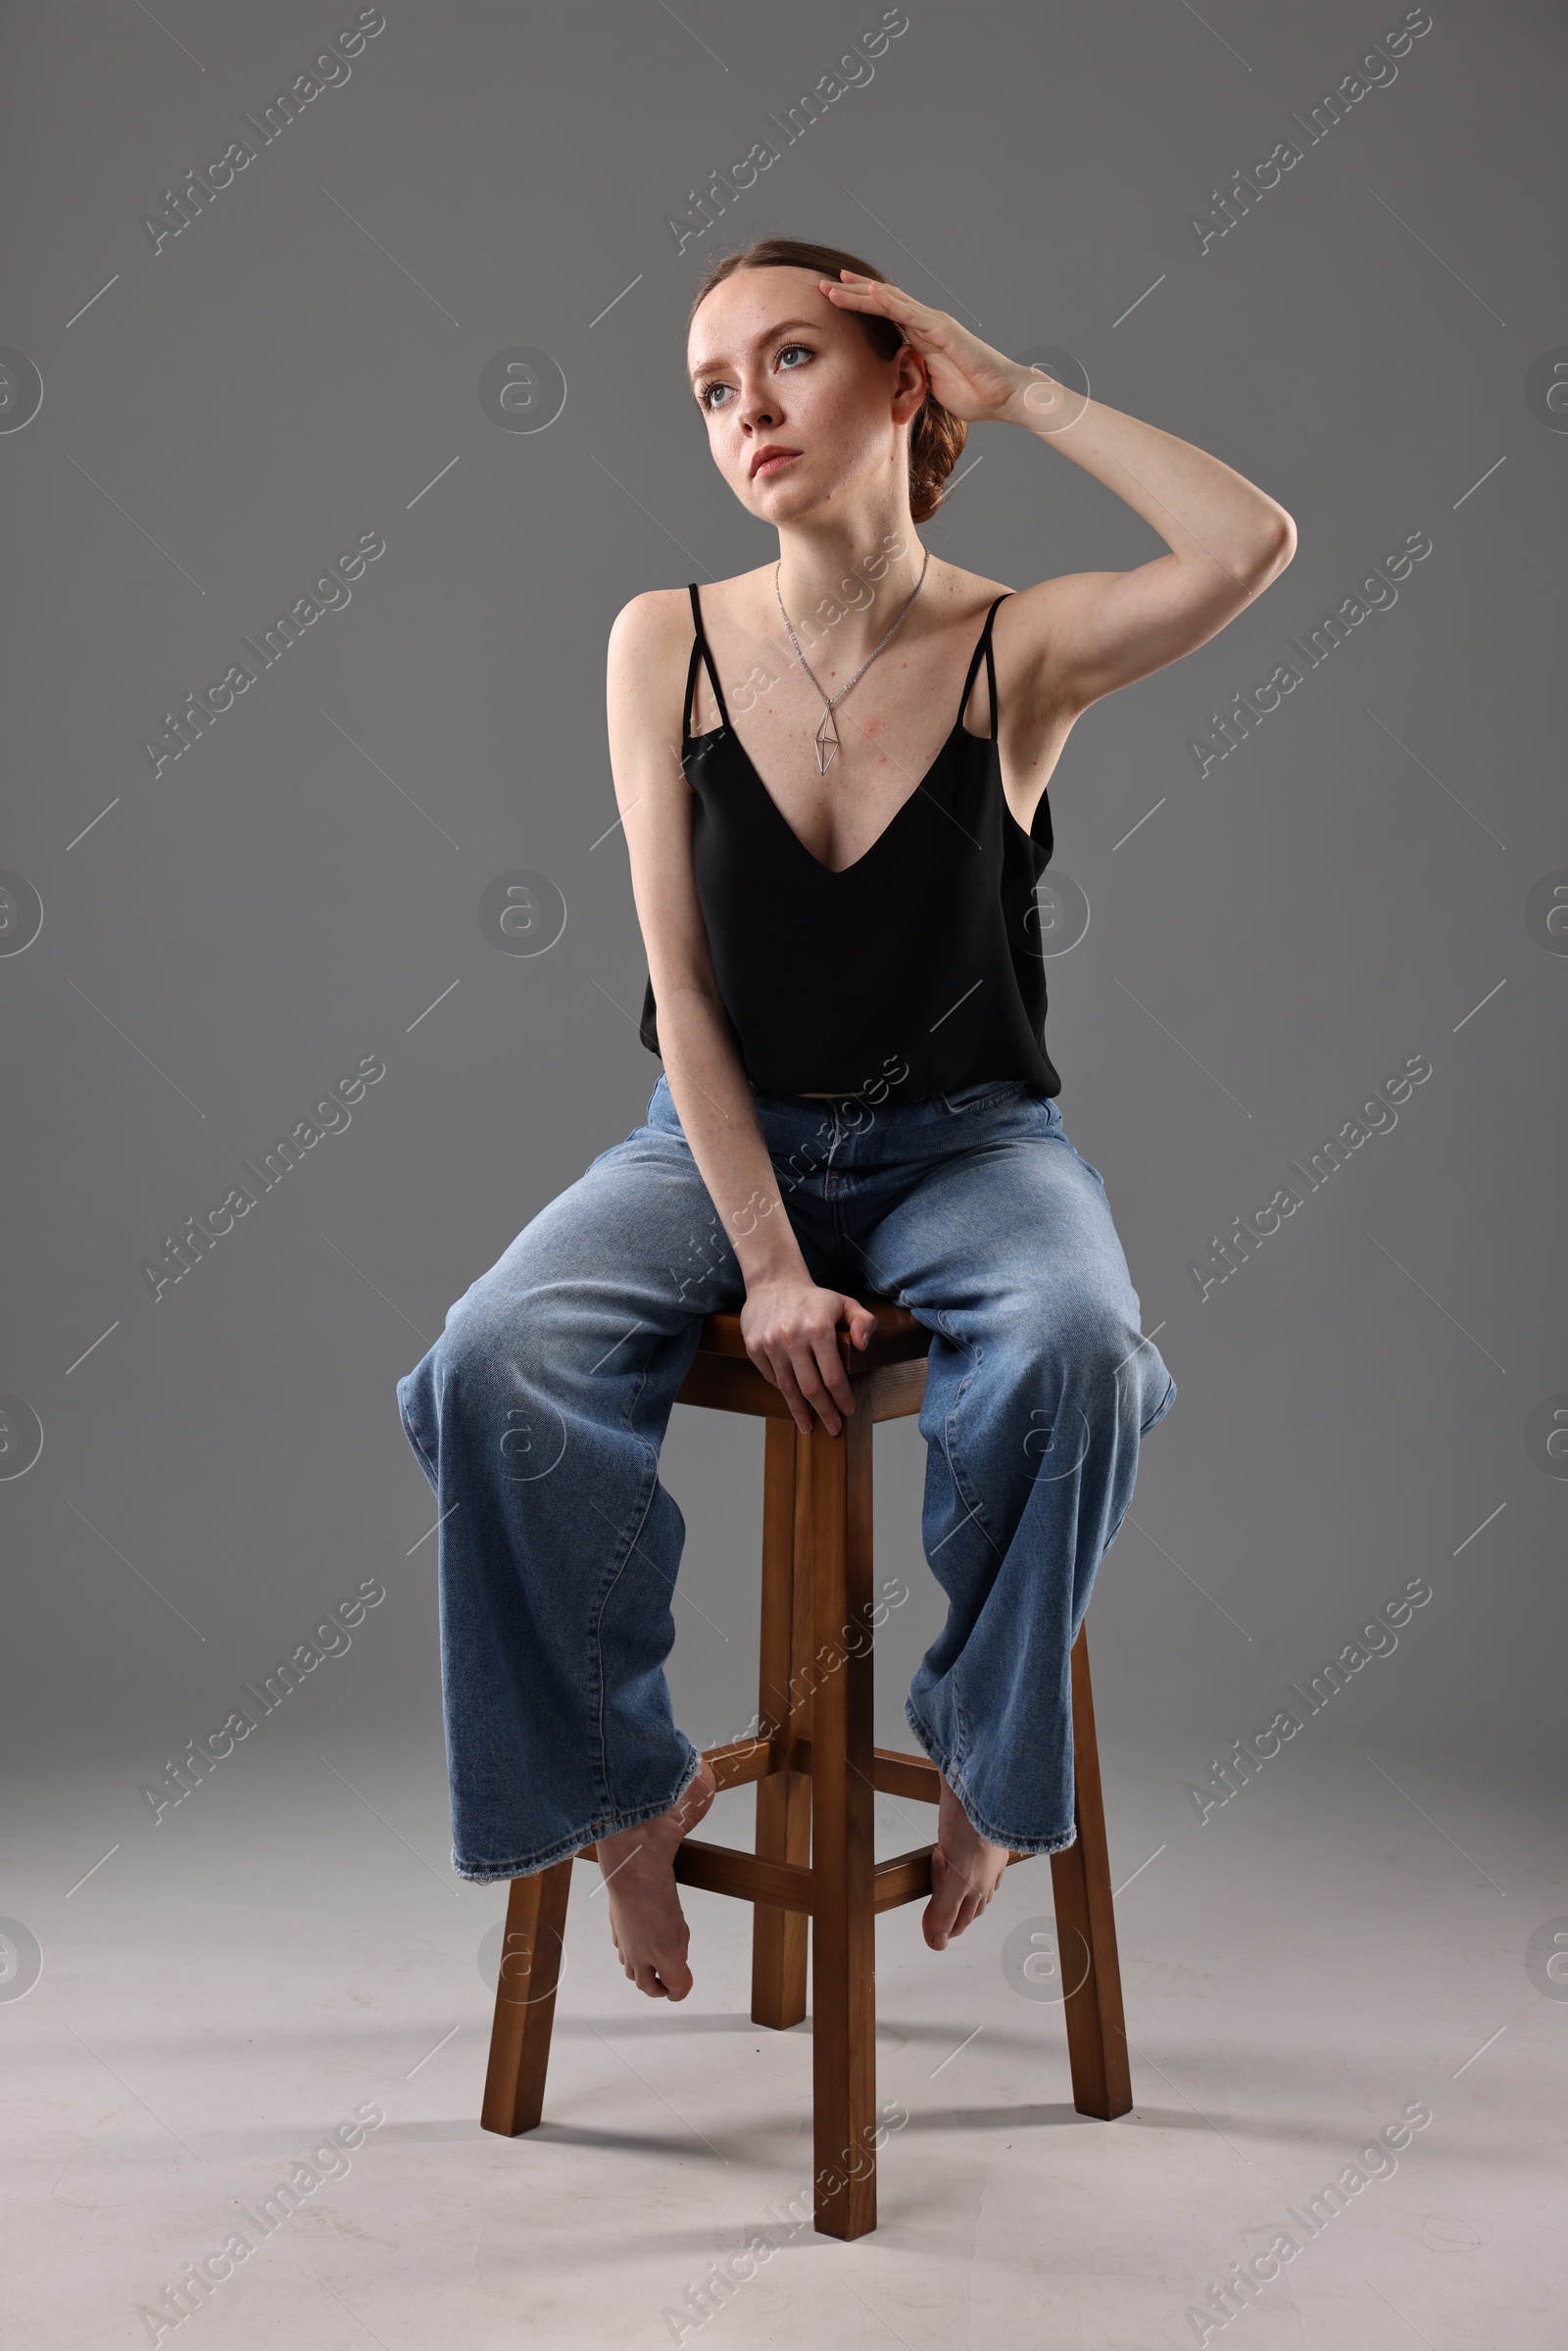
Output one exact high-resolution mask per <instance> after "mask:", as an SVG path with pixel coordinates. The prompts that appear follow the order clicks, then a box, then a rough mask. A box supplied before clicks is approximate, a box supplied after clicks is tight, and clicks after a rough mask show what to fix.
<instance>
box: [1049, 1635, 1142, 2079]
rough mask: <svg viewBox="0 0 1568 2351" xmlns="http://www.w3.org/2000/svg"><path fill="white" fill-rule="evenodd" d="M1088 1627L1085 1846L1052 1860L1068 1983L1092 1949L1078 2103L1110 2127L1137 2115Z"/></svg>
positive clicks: (1078, 1709) (1081, 1689) (1075, 2002)
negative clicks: (1131, 2112)
mask: <svg viewBox="0 0 1568 2351" xmlns="http://www.w3.org/2000/svg"><path fill="white" fill-rule="evenodd" d="M1084 1630H1085V1629H1084V1627H1083V1626H1082V1625H1080V1626H1079V1628H1078V1638H1077V1640H1076V1641H1074V1642H1073V1649H1072V1749H1073V1780H1074V1785H1075V1788H1076V1799H1075V1807H1074V1809H1075V1815H1076V1819H1077V1823H1078V1841H1077V1843H1076V1844H1072V1845H1069V1846H1068V1847H1067V1850H1066V1851H1065V1852H1064V1853H1053V1854H1052V1856H1051V1886H1052V1892H1053V1894H1054V1896H1055V1904H1056V1942H1057V1946H1058V1948H1059V1950H1060V1953H1061V1968H1062V1976H1063V1979H1064V1980H1065V1981H1066V1982H1068V1983H1071V1982H1072V1980H1073V1978H1074V1977H1075V1976H1076V1975H1077V1974H1078V1970H1079V1968H1080V1967H1081V1966H1082V1963H1083V1960H1082V1955H1083V1952H1084V1950H1085V1949H1086V1948H1087V1950H1088V1954H1089V1968H1088V1973H1087V1975H1085V1976H1084V1978H1083V1981H1082V1982H1081V1983H1080V1984H1077V1986H1076V1988H1075V1989H1074V1990H1073V1991H1071V1992H1070V1993H1069V1994H1068V1996H1067V2000H1066V2004H1065V2007H1066V2021H1067V2057H1068V2061H1069V2063H1070V2065H1071V2067H1072V2102H1073V2104H1074V2106H1076V2108H1077V2109H1078V2112H1079V2113H1080V2114H1092V2115H1098V2116H1099V2117H1100V2119H1101V2121H1102V2122H1105V2123H1108V2122H1110V2121H1112V2120H1113V2118H1114V2117H1115V2116H1116V2115H1119V2114H1126V2113H1128V2112H1129V2110H1130V2109H1131V2106H1132V2102H1133V2091H1132V2076H1131V2074H1130V2073H1129V2071H1128V2065H1127V2029H1126V2021H1125V2018H1124V2016H1123V2013H1122V2004H1121V1968H1120V1965H1119V1963H1118V1961H1117V1957H1116V1914H1115V1911H1114V1909H1113V1908H1112V1906H1111V1899H1110V1854H1109V1850H1108V1848H1107V1846H1106V1843H1105V1807H1104V1799H1103V1794H1102V1791H1101V1786H1100V1749H1099V1746H1098V1744H1097V1743H1096V1739H1095V1697H1094V1691H1093V1689H1092V1688H1091V1686H1090V1680H1089V1644H1088V1642H1087V1641H1086V1640H1085V1638H1084Z"/></svg>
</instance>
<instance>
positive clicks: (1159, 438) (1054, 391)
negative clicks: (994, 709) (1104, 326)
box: [819, 270, 1296, 734]
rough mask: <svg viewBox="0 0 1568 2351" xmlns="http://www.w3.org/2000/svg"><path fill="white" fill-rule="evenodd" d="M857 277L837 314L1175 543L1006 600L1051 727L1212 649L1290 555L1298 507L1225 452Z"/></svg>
mask: <svg viewBox="0 0 1568 2351" xmlns="http://www.w3.org/2000/svg"><path fill="white" fill-rule="evenodd" d="M844 275H845V280H846V282H845V283H843V284H840V285H835V284H834V283H833V281H832V280H831V279H829V278H823V279H821V280H820V281H819V282H820V283H821V286H822V289H823V291H824V292H825V293H826V294H827V295H828V296H829V298H830V300H831V301H832V302H833V303H834V304H835V306H836V307H837V308H840V309H844V310H858V311H877V312H880V313H881V314H882V315H883V316H884V317H887V318H894V319H896V320H897V321H898V323H899V324H900V325H901V326H902V327H903V329H904V332H905V334H906V335H907V338H908V340H909V342H910V343H911V344H912V345H913V346H914V349H915V350H916V351H917V352H918V353H919V355H920V357H921V358H922V359H923V360H924V362H925V365H926V370H927V375H928V379H929V383H930V388H931V392H932V394H933V396H934V397H935V398H936V399H938V400H940V401H941V402H942V403H943V405H944V407H946V408H948V409H951V410H952V412H953V414H954V415H955V416H961V417H963V418H964V419H965V421H966V422H969V423H995V424H1016V425H1022V426H1023V428H1024V429H1025V430H1026V431H1028V432H1031V433H1034V434H1035V435H1036V436H1037V437H1038V438H1039V439H1040V440H1042V441H1043V442H1045V443H1046V444H1047V445H1048V446H1049V447H1050V448H1052V449H1054V451H1055V452H1056V453H1057V455H1058V456H1060V457H1064V458H1068V459H1070V460H1071V461H1072V463H1073V464H1074V465H1080V466H1082V468H1083V470H1084V471H1085V472H1086V473H1092V474H1093V475H1094V476H1095V479H1096V480H1097V481H1102V482H1103V483H1104V485H1105V487H1106V488H1107V489H1109V490H1114V491H1115V493H1116V495H1117V497H1118V498H1120V499H1122V500H1124V501H1125V503H1126V504H1127V505H1128V506H1130V507H1132V508H1133V509H1134V510H1135V511H1136V512H1137V513H1138V514H1142V515H1143V517H1144V519H1145V521H1146V522H1148V523H1150V524H1151V525H1152V528H1153V529H1154V530H1156V531H1157V532H1158V533H1159V535H1160V537H1161V538H1162V539H1163V540H1164V541H1165V544H1166V546H1167V547H1168V548H1169V549H1170V553H1169V554H1168V555H1161V556H1154V557H1153V558H1152V559H1151V561H1150V562H1148V563H1138V564H1135V565H1134V567H1133V568H1132V569H1131V570H1130V571H1074V572H1065V573H1062V574H1061V575H1060V576H1058V577H1057V578H1054V579H1047V580H1041V581H1040V582H1039V583H1038V584H1037V585H1036V586H1034V587H1030V588H1021V589H1019V590H1018V591H1017V592H1016V593H1015V594H1013V595H1011V596H1009V597H1008V599H1007V601H1006V603H1005V605H1004V606H1003V607H1002V610H1001V612H999V614H998V616H997V630H996V640H997V654H998V659H999V660H1003V659H1005V660H1006V661H1007V662H1008V664H1009V666H1010V667H1011V668H1012V669H1013V673H1014V676H1015V677H1018V678H1020V679H1021V680H1022V681H1024V683H1025V688H1026V692H1027V695H1028V700H1029V702H1030V704H1031V705H1032V706H1033V709H1034V711H1035V714H1036V718H1037V722H1038V727H1039V731H1040V732H1041V733H1042V734H1044V733H1046V732H1048V731H1049V730H1050V729H1051V728H1054V727H1059V725H1060V723H1061V721H1062V720H1063V719H1065V720H1067V721H1068V722H1069V723H1070V721H1071V720H1072V719H1073V718H1075V717H1076V716H1077V715H1078V713H1079V712H1080V711H1081V710H1086V709H1087V708H1088V706H1089V704H1090V703H1092V702H1094V701H1097V700H1098V699H1099V697H1100V696H1101V695H1103V694H1109V693H1112V692H1113V691H1114V690H1115V688H1116V687H1118V686H1126V685H1130V684H1132V682H1133V680H1134V679H1135V678H1140V677H1147V676H1148V675H1149V673H1150V671H1151V670H1153V669H1161V668H1163V667H1164V666H1165V664H1166V663H1167V662H1169V661H1179V660H1180V659H1181V657H1182V655H1183V654H1187V653H1193V652H1195V651H1196V650H1197V648H1198V647H1199V646H1200V645H1203V644H1206V643H1207V641H1208V639H1209V638H1210V637H1212V636H1214V635H1216V634H1217V632H1218V631H1219V630H1220V629H1222V628H1223V627H1224V626H1225V624H1226V622H1227V621H1228V620H1233V619H1234V618H1235V617H1236V614H1237V613H1238V612H1242V611H1244V610H1245V609H1246V607H1247V606H1248V605H1249V604H1250V603H1251V602H1252V600H1253V598H1254V597H1256V596H1259V595H1261V593H1262V591H1263V590H1264V589H1265V588H1266V587H1267V586H1268V585H1269V583H1270V581H1271V580H1274V579H1276V578H1277V577H1278V576H1279V574H1280V573H1281V572H1282V571H1283V570H1284V568H1285V566H1286V564H1287V563H1289V562H1290V561H1291V558H1292V557H1293V555H1294V554H1295V553H1296V524H1295V522H1294V520H1293V519H1292V517H1291V515H1290V514H1288V513H1287V512H1286V510H1285V508H1284V507H1282V506H1281V505H1280V503H1279V501H1278V500H1277V499H1274V498H1271V497H1270V496H1269V495H1268V492H1267V491H1266V490H1260V489H1259V488H1258V487H1257V485H1256V484H1255V483H1254V482H1250V481H1249V480H1248V479H1247V478H1246V476H1245V474H1241V473H1238V472H1237V471H1236V470H1235V468H1234V467H1233V466H1230V465H1226V464H1225V463H1224V461H1223V460H1222V459H1220V458H1216V457H1210V456H1209V455H1208V454H1207V453H1206V451H1204V450H1201V449H1197V448H1195V447H1194V446H1193V444H1192V442H1190V441H1182V440H1178V439H1177V437H1176V436H1175V434H1174V433H1168V432H1162V431H1161V430H1160V428H1159V427H1158V426H1157V425H1154V424H1144V423H1141V422H1140V421H1139V419H1138V418H1137V417H1136V416H1125V415H1124V414H1122V413H1121V412H1120V411H1119V410H1117V409H1112V408H1106V407H1105V406H1104V405H1103V402H1101V401H1098V400H1092V399H1089V398H1086V397H1085V396H1084V395H1083V394H1081V393H1079V392H1076V391H1073V390H1070V389H1068V388H1067V387H1064V386H1063V385H1061V384H1059V383H1057V382H1055V381H1054V378H1053V377H1051V376H1050V375H1047V374H1045V373H1044V372H1042V371H1038V370H1035V369H1033V368H1030V367H1024V366H1023V365H1022V364H1021V363H1020V362H1018V361H1016V360H1010V359H1008V358H1006V356H1005V354H1004V353H1002V352H1000V351H997V350H994V349H993V348H992V346H991V345H990V344H989V343H983V342H981V340H980V339H979V337H978V336H977V335H973V334H971V333H970V332H969V330H968V328H967V327H965V326H960V325H959V323H958V321H957V319H956V318H953V317H951V316H950V314H949V313H948V312H947V311H939V310H933V309H931V308H930V307H929V306H928V305H927V304H925V303H921V302H916V301H915V300H914V299H913V297H912V296H911V295H908V294H906V293H904V292H903V291H902V290H901V289H900V288H899V287H898V286H893V285H887V284H884V283H882V282H880V281H878V280H876V279H874V278H867V277H858V276H855V275H854V274H853V273H852V272H850V271H848V270H846V271H845V273H844Z"/></svg>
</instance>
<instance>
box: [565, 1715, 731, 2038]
mask: <svg viewBox="0 0 1568 2351" xmlns="http://www.w3.org/2000/svg"><path fill="white" fill-rule="evenodd" d="M717 1793H718V1783H717V1781H716V1780H715V1779H714V1778H713V1769H712V1766H711V1764H710V1763H708V1762H707V1761H706V1760H705V1761H704V1763H703V1764H702V1766H701V1768H700V1769H699V1771H698V1773H697V1777H696V1778H695V1779H694V1780H693V1782H692V1784H691V1786H690V1787H689V1788H687V1790H686V1792H685V1794H684V1795H683V1796H681V1797H680V1798H679V1799H678V1800H677V1802H676V1803H674V1804H673V1805H672V1806H671V1807H670V1809H669V1811H668V1812H662V1813H660V1814H659V1816H658V1818H657V1819H656V1820H651V1821H644V1822H643V1823H642V1824H641V1825H640V1827H638V1828H635V1829H620V1830H617V1831H616V1833H615V1834H614V1836H613V1837H596V1838H595V1839H594V1849H595V1851H596V1852H597V1854H598V1856H599V1866H600V1868H601V1870H602V1871H603V1872H604V1882H605V1894H606V1899H607V1900H608V1901H609V1904H610V1932H611V1934H612V1935H613V1936H614V1940H615V1948H616V1950H617V1951H618V1952H619V1953H620V1964H621V1966H622V1967H623V1968H624V1969H625V1971H626V1973H627V1975H628V1976H629V1977H630V1978H631V1980H632V1982H633V1983H634V1984H636V1986H637V1989H638V1990H639V1991H645V1992H647V1994H648V1995H649V1997H650V1999H655V2000H684V1999H685V1997H686V1994H687V1993H688V1992H689V1991H690V1990H691V1987H692V1972H691V1969H690V1968H689V1967H688V1966H687V1965H686V1945H687V1943H688V1942H689V1941H690V1940H691V1929H690V1928H689V1927H688V1926H687V1924H686V1921H685V1918H684V1916H683V1915H682V1912H681V1906H680V1896H679V1894H678V1893H677V1892H676V1890H675V1873H674V1871H673V1869H672V1868H671V1867H670V1863H671V1861H672V1860H673V1858H674V1853H675V1847H676V1846H677V1845H678V1844H679V1843H680V1840H681V1838H682V1837H687V1836H689V1835H690V1834H691V1832H692V1830H693V1829H695V1828H696V1826H697V1824H698V1822H699V1821H700V1820H701V1819H702V1817H703V1815H704V1813H705V1812H706V1811H707V1810H708V1807H709V1806H710V1804H711V1802H712V1801H713V1798H714V1796H715V1795H716V1794H717Z"/></svg>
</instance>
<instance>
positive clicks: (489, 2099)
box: [479, 1857, 572, 2138]
mask: <svg viewBox="0 0 1568 2351" xmlns="http://www.w3.org/2000/svg"><path fill="white" fill-rule="evenodd" d="M571 1870H572V1864H571V1860H570V1858H569V1857H568V1858H567V1859H566V1860H565V1861H558V1862H556V1863H555V1864H554V1865H553V1867H551V1868H550V1869H547V1870H538V1871H536V1872H535V1873H534V1875H533V1876H532V1877H529V1878H514V1879H513V1881H512V1891H511V1893H510V1894H509V1896H508V1898H507V1932H506V1937H505V1939H504V1941H503V1943H502V1946H501V1974H500V1977H499V1978H498V1980H497V1983H496V2015H495V2023H494V2025H493V2026H492V2027H491V2029H490V2069H489V2072H488V2073H487V2074H486V2076H485V2083H484V2104H483V2106H482V2107H481V2108H480V2110H479V2122H480V2125H481V2127H482V2128H483V2129H484V2130H486V2131H499V2132H500V2133H501V2134H502V2136H503V2137H504V2138H515V2137H516V2135H517V2133H518V2131H532V2130H533V2128H534V2126H535V2125H536V2124H537V2122H538V2121H539V2118H540V2116H541V2114H542V2113H543V2111H544V2100H545V2068H546V2067H547V2066H548V2065H549V2063H550V2028H551V2026H552V2024H553V2023H554V2022H555V2015H556V1984H557V1982H558V1980H559V1978H560V1974H561V1945H562V1938H563V1936H564V1934H565V1932H566V1897H567V1895H568V1894H569V1893H570V1891H571Z"/></svg>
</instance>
